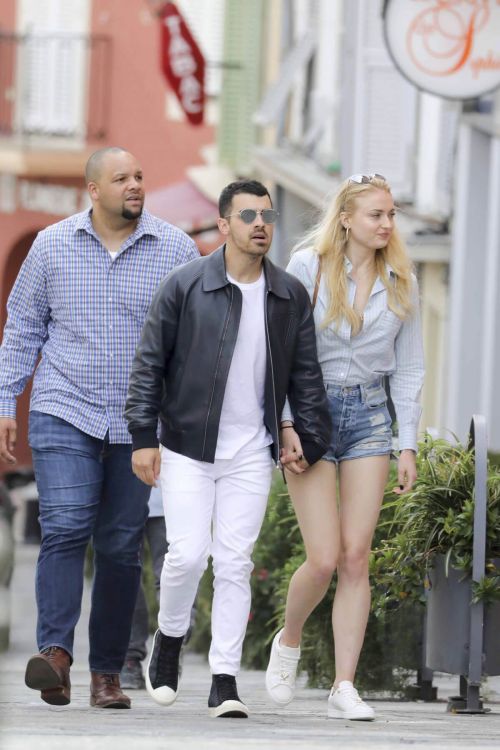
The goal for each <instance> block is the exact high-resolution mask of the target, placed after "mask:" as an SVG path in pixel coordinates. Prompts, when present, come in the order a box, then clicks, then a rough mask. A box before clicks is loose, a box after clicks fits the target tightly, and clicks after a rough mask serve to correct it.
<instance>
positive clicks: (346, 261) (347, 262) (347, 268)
mask: <svg viewBox="0 0 500 750" xmlns="http://www.w3.org/2000/svg"><path fill="white" fill-rule="evenodd" d="M344 268H345V272H346V274H347V275H348V276H349V274H350V273H351V271H352V263H351V261H350V260H349V258H348V257H347V255H344ZM385 268H386V271H387V275H388V277H389V278H391V277H394V276H395V275H396V274H395V273H394V269H393V267H392V266H391V264H390V263H386V264H385Z"/></svg>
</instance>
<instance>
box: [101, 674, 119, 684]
mask: <svg viewBox="0 0 500 750" xmlns="http://www.w3.org/2000/svg"><path fill="white" fill-rule="evenodd" d="M100 677H101V680H102V681H103V682H104V683H105V684H106V685H118V675H117V674H104V673H102V674H101V675H100Z"/></svg>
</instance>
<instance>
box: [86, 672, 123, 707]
mask: <svg viewBox="0 0 500 750" xmlns="http://www.w3.org/2000/svg"><path fill="white" fill-rule="evenodd" d="M90 677H91V682H90V705H91V706H95V707H96V708H130V698H129V697H128V695H125V693H122V689H121V687H120V676H119V675H117V674H101V673H100V672H91V673H90Z"/></svg>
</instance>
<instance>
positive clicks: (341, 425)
mask: <svg viewBox="0 0 500 750" xmlns="http://www.w3.org/2000/svg"><path fill="white" fill-rule="evenodd" d="M325 389H326V393H327V396H328V404H329V407H330V416H331V419H332V437H331V440H330V446H329V448H328V450H327V452H326V453H325V455H324V456H323V459H324V460H326V461H333V462H335V463H339V462H340V461H345V460H347V459H352V458H366V457H367V456H386V455H389V454H390V453H391V452H392V429H391V424H392V420H391V417H390V415H389V410H388V409H387V394H386V392H385V389H384V386H383V384H382V381H381V380H376V381H374V382H372V383H367V384H363V385H350V386H341V385H334V384H333V383H326V384H325Z"/></svg>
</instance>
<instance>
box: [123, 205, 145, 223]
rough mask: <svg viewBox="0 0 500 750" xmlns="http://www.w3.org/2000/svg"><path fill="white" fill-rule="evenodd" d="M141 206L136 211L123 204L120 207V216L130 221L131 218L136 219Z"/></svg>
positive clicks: (140, 212)
mask: <svg viewBox="0 0 500 750" xmlns="http://www.w3.org/2000/svg"><path fill="white" fill-rule="evenodd" d="M142 209H143V207H142V206H141V207H140V208H138V209H137V210H136V211H131V210H130V209H129V208H125V206H124V207H123V209H122V216H123V218H124V219H127V221H132V220H133V219H138V218H139V216H140V215H141V214H142Z"/></svg>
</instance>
